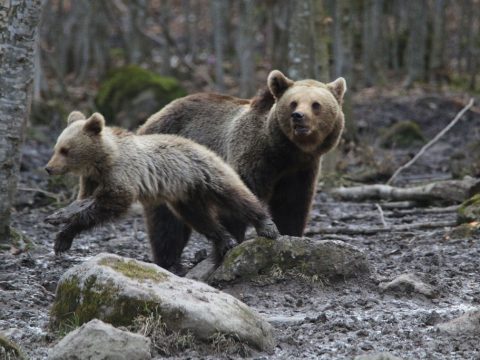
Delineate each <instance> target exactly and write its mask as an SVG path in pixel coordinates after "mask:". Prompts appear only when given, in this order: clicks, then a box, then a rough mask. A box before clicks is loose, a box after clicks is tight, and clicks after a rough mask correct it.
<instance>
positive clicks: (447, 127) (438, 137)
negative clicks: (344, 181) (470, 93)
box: [387, 98, 473, 185]
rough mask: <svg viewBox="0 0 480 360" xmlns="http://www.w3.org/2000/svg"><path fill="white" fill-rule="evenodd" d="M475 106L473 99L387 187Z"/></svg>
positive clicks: (395, 175) (390, 180)
mask: <svg viewBox="0 0 480 360" xmlns="http://www.w3.org/2000/svg"><path fill="white" fill-rule="evenodd" d="M472 106H473V98H472V99H470V101H469V102H468V104H467V105H465V107H464V108H463V109H462V110H460V112H459V113H458V114H457V115H456V116H455V118H454V119H453V120H452V121H451V122H450V123H449V124H448V125H447V126H446V127H445V128H444V129H443V130H442V131H440V132H439V133H438V134H437V135H436V136H435V137H434V138H433V139H432V140H430V141H429V142H428V143H427V144H425V145H424V146H423V147H422V148H421V149H420V151H419V152H418V153H417V155H415V156H414V157H413V158H412V159H411V160H410V161H409V162H407V163H406V164H405V165H402V166H400V167H399V168H398V169H397V170H396V171H395V172H394V173H393V175H392V177H391V178H390V179H389V180H388V181H387V185H390V184H392V183H393V181H394V180H395V178H396V177H397V176H398V174H400V172H401V171H403V170H405V169H406V168H408V167H410V166H411V165H412V164H414V163H415V162H416V161H417V160H418V158H420V156H422V155H423V154H424V153H425V152H426V151H427V150H428V149H429V148H431V147H432V146H433V144H435V143H436V142H437V141H438V140H440V138H441V137H442V136H443V135H445V134H446V133H447V132H448V131H449V130H450V129H451V128H452V127H453V126H454V125H455V124H456V123H457V122H458V121H459V120H460V119H461V118H462V116H463V114H465V112H467V110H468V109H470V108H471V107H472Z"/></svg>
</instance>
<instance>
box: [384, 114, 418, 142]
mask: <svg viewBox="0 0 480 360" xmlns="http://www.w3.org/2000/svg"><path fill="white" fill-rule="evenodd" d="M424 142H425V137H424V136H423V134H422V130H421V129H420V126H419V125H418V124H417V123H416V122H414V121H411V120H405V121H400V122H397V123H395V124H393V125H392V126H391V127H390V128H388V129H387V130H386V131H385V133H384V134H383V135H382V136H381V139H380V145H381V146H382V147H384V148H394V147H400V148H408V147H410V146H414V145H418V144H423V143H424Z"/></svg>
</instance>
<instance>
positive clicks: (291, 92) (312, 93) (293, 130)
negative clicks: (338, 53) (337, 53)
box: [268, 70, 347, 154]
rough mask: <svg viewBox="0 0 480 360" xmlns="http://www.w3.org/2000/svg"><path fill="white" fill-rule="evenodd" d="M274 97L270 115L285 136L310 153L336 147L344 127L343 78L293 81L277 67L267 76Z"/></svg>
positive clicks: (345, 86) (320, 152) (321, 152)
mask: <svg viewBox="0 0 480 360" xmlns="http://www.w3.org/2000/svg"><path fill="white" fill-rule="evenodd" d="M268 88H269V90H270V92H271V93H272V95H273V97H274V98H275V106H274V107H273V108H272V110H271V111H272V112H271V115H273V121H277V122H278V125H279V127H280V129H281V130H282V132H283V133H284V134H285V136H286V137H287V138H288V139H290V141H292V142H293V143H294V144H295V145H296V146H297V147H299V148H300V149H301V150H303V151H305V152H308V153H313V152H314V153H319V154H323V153H326V152H327V151H328V150H330V149H332V148H333V147H335V146H336V145H337V143H338V140H339V139H340V135H341V133H342V131H343V127H344V116H343V112H342V103H343V96H344V95H345V91H346V90H347V85H346V82H345V79H344V78H338V79H337V80H335V81H333V82H331V83H327V84H324V83H321V82H319V81H315V80H300V81H292V80H290V79H289V78H287V77H286V76H285V75H283V74H282V73H281V72H280V71H278V70H273V71H272V72H271V73H270V75H269V76H268Z"/></svg>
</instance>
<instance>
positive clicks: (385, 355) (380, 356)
mask: <svg viewBox="0 0 480 360" xmlns="http://www.w3.org/2000/svg"><path fill="white" fill-rule="evenodd" d="M355 360H402V359H401V358H399V357H397V356H395V355H393V354H392V353H389V352H379V353H369V354H364V355H358V356H356V357H355Z"/></svg>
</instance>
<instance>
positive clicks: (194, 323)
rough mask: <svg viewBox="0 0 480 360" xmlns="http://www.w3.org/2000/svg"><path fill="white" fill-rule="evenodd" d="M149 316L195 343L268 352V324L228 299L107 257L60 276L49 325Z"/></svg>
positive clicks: (189, 282) (125, 321) (119, 322)
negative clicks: (216, 340)
mask: <svg viewBox="0 0 480 360" xmlns="http://www.w3.org/2000/svg"><path fill="white" fill-rule="evenodd" d="M152 312H155V313H158V314H159V315H160V316H161V319H162V321H163V322H164V323H165V326H166V327H167V328H168V329H170V330H171V331H180V332H182V331H184V332H189V333H191V334H192V335H194V336H195V337H196V338H198V339H200V340H209V339H211V338H212V337H214V336H218V335H219V334H221V335H225V336H227V337H232V338H235V339H238V340H239V341H241V342H244V343H247V344H249V345H251V346H253V347H256V348H257V349H260V350H263V351H268V352H270V351H272V350H273V348H274V340H273V336H272V327H271V326H270V324H268V323H267V322H266V321H264V320H263V319H262V318H261V317H260V316H259V315H258V314H257V313H256V312H255V311H253V310H252V309H250V308H249V307H248V306H247V305H245V304H244V303H242V302H240V301H239V300H237V299H235V298H234V297H233V296H231V295H228V294H226V293H223V292H220V291H219V290H217V289H214V288H212V287H210V286H208V285H206V284H203V283H200V282H197V281H194V280H190V279H186V278H181V277H178V276H176V275H174V274H172V273H170V272H168V271H166V270H164V269H162V268H160V267H158V266H156V265H154V264H147V263H144V262H141V261H136V260H132V259H127V258H123V257H120V256H116V255H112V254H99V255H97V256H95V257H93V258H92V259H90V260H89V261H87V262H85V263H83V264H81V265H78V266H76V267H73V268H72V269H70V270H68V271H67V272H66V273H65V274H64V275H63V276H62V278H61V279H60V281H59V284H58V287H57V292H56V299H55V302H54V305H53V307H52V311H51V319H52V325H53V326H55V327H58V326H60V327H61V326H62V325H63V324H69V323H72V321H76V322H78V323H80V324H83V323H85V322H87V321H89V320H91V319H93V318H98V319H101V320H103V321H106V322H108V323H111V324H113V325H115V326H119V325H123V326H128V325H131V324H132V322H133V320H134V319H135V318H137V317H138V316H140V315H142V316H148V315H150V314H151V313H152Z"/></svg>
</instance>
